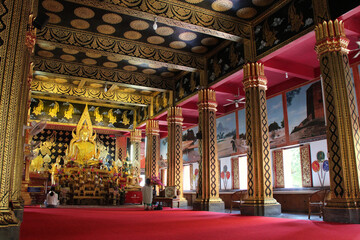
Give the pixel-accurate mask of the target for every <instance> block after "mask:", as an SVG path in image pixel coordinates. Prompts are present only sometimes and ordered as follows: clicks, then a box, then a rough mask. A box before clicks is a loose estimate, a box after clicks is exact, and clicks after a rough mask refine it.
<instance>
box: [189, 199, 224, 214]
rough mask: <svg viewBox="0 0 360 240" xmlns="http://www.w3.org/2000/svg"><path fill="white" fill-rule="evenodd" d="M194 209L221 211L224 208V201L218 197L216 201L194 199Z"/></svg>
mask: <svg viewBox="0 0 360 240" xmlns="http://www.w3.org/2000/svg"><path fill="white" fill-rule="evenodd" d="M193 210H194V211H210V212H223V211H224V210H225V203H224V202H223V201H222V200H221V199H220V200H218V201H202V200H199V201H198V200H195V202H194V204H193Z"/></svg>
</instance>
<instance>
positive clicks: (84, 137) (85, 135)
mask: <svg viewBox="0 0 360 240" xmlns="http://www.w3.org/2000/svg"><path fill="white" fill-rule="evenodd" d="M89 136H90V130H89V129H88V127H87V126H86V125H85V126H83V127H82V128H81V130H80V133H79V137H80V140H81V141H84V142H87V141H89Z"/></svg>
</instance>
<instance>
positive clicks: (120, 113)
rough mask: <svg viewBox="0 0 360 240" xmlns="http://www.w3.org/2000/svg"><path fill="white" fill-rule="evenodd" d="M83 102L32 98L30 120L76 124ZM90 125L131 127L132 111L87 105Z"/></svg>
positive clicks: (83, 106) (83, 107)
mask: <svg viewBox="0 0 360 240" xmlns="http://www.w3.org/2000/svg"><path fill="white" fill-rule="evenodd" d="M85 106H86V105H85V104H80V103H73V102H62V101H55V100H45V99H38V98H32V99H31V105H30V120H45V121H48V122H57V123H64V124H77V123H78V121H79V120H80V117H81V114H82V112H83V111H84V109H85ZM88 108H89V114H90V118H91V122H92V125H93V126H94V127H96V126H99V127H107V128H125V129H132V128H133V120H134V111H133V110H131V109H120V108H109V107H102V106H96V105H91V104H89V105H88Z"/></svg>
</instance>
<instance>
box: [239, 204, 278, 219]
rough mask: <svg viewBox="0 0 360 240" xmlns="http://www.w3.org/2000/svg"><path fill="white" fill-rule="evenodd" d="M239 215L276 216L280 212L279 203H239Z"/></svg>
mask: <svg viewBox="0 0 360 240" xmlns="http://www.w3.org/2000/svg"><path fill="white" fill-rule="evenodd" d="M240 212H241V215H248V216H277V215H280V214H281V205H280V204H279V203H275V204H264V205H261V204H241V205H240Z"/></svg>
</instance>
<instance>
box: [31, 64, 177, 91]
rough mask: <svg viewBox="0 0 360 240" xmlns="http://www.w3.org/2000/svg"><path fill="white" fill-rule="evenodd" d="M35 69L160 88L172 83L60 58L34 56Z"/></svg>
mask: <svg viewBox="0 0 360 240" xmlns="http://www.w3.org/2000/svg"><path fill="white" fill-rule="evenodd" d="M34 64H35V68H34V70H35V71H43V72H48V73H55V74H63V75H67V76H73V77H79V78H90V79H94V80H103V81H110V82H116V83H124V84H132V85H138V86H144V87H153V88H159V89H171V83H170V82H168V81H165V80H162V79H161V78H160V77H156V76H152V75H147V74H141V73H135V72H133V73H129V72H126V71H121V70H114V69H106V68H101V67H97V66H91V67H90V66H85V65H82V64H79V63H69V62H63V61H58V60H51V59H43V58H39V57H35V58H34Z"/></svg>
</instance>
